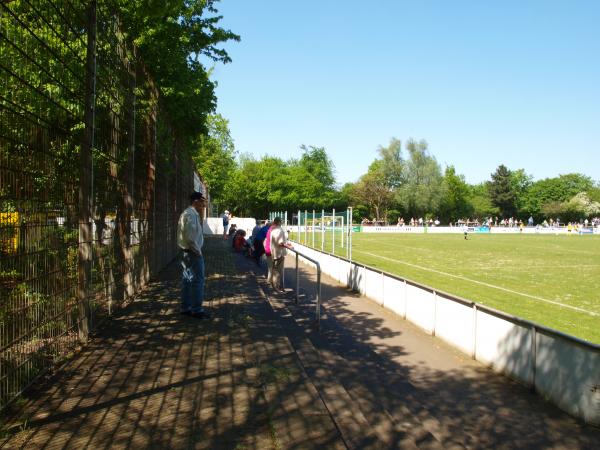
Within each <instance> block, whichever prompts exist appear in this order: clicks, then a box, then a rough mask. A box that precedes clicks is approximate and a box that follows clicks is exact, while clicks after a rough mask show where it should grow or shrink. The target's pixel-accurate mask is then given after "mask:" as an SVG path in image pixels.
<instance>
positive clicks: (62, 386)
mask: <svg viewBox="0 0 600 450" xmlns="http://www.w3.org/2000/svg"><path fill="white" fill-rule="evenodd" d="M228 244H229V243H228V242H227V243H226V242H223V241H221V240H218V239H209V240H208V241H207V243H206V265H207V287H206V292H207V296H208V298H207V306H208V307H209V310H210V311H211V312H212V314H213V319H212V320H211V321H201V320H198V319H193V318H189V317H184V316H181V315H180V314H179V313H178V306H179V300H178V298H179V288H178V286H179V281H178V279H179V270H178V267H177V266H176V265H175V264H174V265H172V266H171V267H169V269H168V270H166V271H165V272H163V273H162V274H161V276H160V277H159V279H157V280H156V281H155V282H153V283H152V284H151V285H150V286H149V288H148V289H147V290H146V291H145V292H144V293H143V294H142V295H140V296H139V298H137V299H136V301H135V302H133V303H132V304H130V305H129V306H128V307H127V308H125V309H124V310H121V311H120V312H119V313H118V315H116V316H114V317H113V318H112V319H111V320H110V321H109V322H107V323H105V324H104V325H103V326H102V327H101V329H100V331H99V332H98V333H97V335H96V336H95V337H94V338H93V339H92V341H91V342H90V344H89V345H87V346H86V347H85V348H84V349H83V350H82V351H81V352H79V353H77V354H76V355H75V356H74V357H73V358H72V359H71V360H70V361H68V362H67V363H66V364H65V365H64V366H63V367H62V368H61V370H60V371H58V372H57V373H56V374H55V376H54V377H53V378H52V379H50V380H49V381H48V382H47V383H45V384H43V385H40V386H39V387H38V388H37V389H36V390H34V391H31V392H29V394H28V397H29V400H27V401H26V402H25V404H24V405H23V406H22V408H21V410H20V411H18V412H17V413H16V415H15V417H14V419H13V421H12V422H11V423H9V425H8V427H7V428H8V431H6V433H7V434H6V436H5V439H4V441H2V442H1V444H2V447H3V448H77V449H83V448H90V449H97V448H168V449H179V448H198V449H221V448H222V449H238V450H242V449H321V448H325V449H326V448H332V449H341V448H355V449H369V448H373V449H387V448H412V449H414V448H429V449H441V448H544V449H547V448H552V449H559V448H569V449H588V448H589V449H598V448H600V429H597V428H592V427H589V426H585V425H584V424H582V423H581V422H579V421H577V420H575V419H573V418H571V417H569V416H567V415H566V414H564V413H562V412H561V411H559V410H558V409H557V408H555V407H553V406H551V405H549V404H547V403H546V402H544V401H543V400H542V399H540V398H539V397H537V396H536V395H533V394H531V393H530V392H529V391H528V390H527V389H526V388H524V387H522V386H520V385H518V384H516V383H513V382H510V381H509V380H507V379H505V378H503V377H501V376H498V375H496V374H494V373H492V372H491V371H489V370H488V369H486V368H484V367H483V366H481V365H480V364H478V363H476V362H474V361H472V360H471V359H469V358H468V357H467V356H465V355H463V354H461V353H459V352H457V351H455V350H454V349H452V348H450V347H448V346H446V345H445V344H443V342H442V341H440V340H438V339H435V338H432V337H430V336H428V335H426V334H425V333H423V332H421V331H420V330H419V329H417V328H415V327H413V326H411V325H410V324H409V323H408V322H406V321H404V320H402V319H400V318H398V317H397V316H395V315H394V314H392V313H390V312H387V311H386V310H384V309H383V308H381V307H380V306H378V305H377V304H375V303H374V302H371V301H369V300H367V299H364V298H360V297H358V296H357V295H355V294H354V293H351V292H348V291H347V290H346V289H345V288H343V287H340V286H338V285H337V284H336V283H335V282H334V281H333V280H331V279H328V278H327V277H325V279H324V286H323V298H324V299H325V314H324V317H323V320H322V323H321V332H320V333H319V332H317V330H316V328H315V324H314V300H315V296H314V280H313V279H312V278H313V276H312V270H311V269H310V268H308V267H303V268H302V270H301V282H302V291H301V293H302V295H301V297H300V299H299V300H300V303H299V304H298V305H296V304H295V302H294V298H293V297H294V296H293V294H292V292H291V291H288V293H286V294H280V295H272V294H271V290H270V288H269V287H268V286H267V284H266V280H265V278H264V268H260V269H259V268H257V267H256V265H255V264H254V263H253V261H252V260H250V259H247V258H244V257H242V256H240V255H233V254H232V253H231V249H230V247H229V245H228ZM292 261H293V260H292V259H290V260H289V261H288V262H287V264H288V266H289V265H290V263H291V262H292ZM286 276H287V285H288V286H292V285H294V286H295V282H294V279H293V271H291V270H287V273H286Z"/></svg>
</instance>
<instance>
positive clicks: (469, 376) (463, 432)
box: [254, 256, 600, 449]
mask: <svg viewBox="0 0 600 450" xmlns="http://www.w3.org/2000/svg"><path fill="white" fill-rule="evenodd" d="M286 265H287V269H286V286H287V287H288V288H289V291H290V292H289V293H288V294H287V295H286V296H283V297H281V298H279V299H278V301H280V302H281V303H282V304H283V305H284V306H285V307H286V308H287V310H288V312H289V314H290V315H291V316H292V318H293V320H294V322H295V323H296V324H298V325H299V326H301V327H303V328H304V335H305V337H306V338H307V339H309V340H310V342H311V343H312V345H313V346H314V347H315V349H316V350H317V351H318V352H319V355H320V357H321V360H322V361H323V364H327V365H328V366H329V367H330V368H332V370H334V371H335V376H336V380H337V382H339V383H340V385H341V386H342V387H343V388H344V389H345V390H346V392H348V394H349V395H350V397H351V398H352V399H353V401H354V405H355V408H356V409H357V410H360V411H361V413H362V415H363V416H364V417H366V418H367V419H368V421H369V425H370V426H371V427H372V428H373V429H374V430H377V432H378V435H379V437H380V442H384V443H385V444H386V445H387V446H388V448H396V447H398V446H402V445H404V444H403V443H406V439H407V437H410V439H411V441H412V442H414V443H415V445H416V446H417V447H419V448H440V447H441V448H544V449H546V448H569V449H598V448H600V429H599V428H597V427H593V426H589V425H586V424H584V423H583V422H582V421H580V420H578V419H575V418H573V417H571V416H569V415H568V414H566V413H564V412H562V411H561V410H559V409H558V408H557V407H555V406H553V405H552V404H550V403H548V402H546V401H545V400H544V399H543V398H541V397H540V396H538V395H536V394H534V393H532V392H531V391H530V390H529V389H528V388H527V387H525V386H522V385H520V384H518V383H516V382H513V381H511V380H510V379H508V378H506V377H504V376H502V375H499V374H497V373H494V372H493V371H492V370H491V369H489V368H487V367H485V366H483V365H482V364H480V363H479V362H477V361H474V360H473V359H471V358H470V357H469V356H468V355H465V354H463V353H461V352H460V351H458V350H457V349H455V348H453V347H451V346H449V345H447V344H446V343H444V342H443V341H442V340H440V339H437V338H435V337H432V336H430V335H429V334H427V333H425V332H424V331H423V330H421V329H419V328H418V327H416V326H414V325H412V324H411V323H410V322H408V321H406V320H403V319H402V318H401V317H399V316H397V315H396V314H394V313H393V312H391V311H389V310H387V309H385V308H383V307H381V306H380V305H379V304H377V303H375V302H373V301H371V300H368V299H366V298H364V297H361V296H360V295H358V294H356V293H354V292H351V291H349V290H348V289H346V288H345V287H344V286H340V285H339V284H338V283H337V281H335V280H333V279H332V278H330V277H328V276H323V277H322V282H323V285H322V298H323V316H322V319H321V331H320V332H318V331H317V329H316V327H315V326H314V311H315V299H316V295H315V294H316V284H315V278H316V277H315V270H314V268H313V267H310V266H304V265H301V268H300V286H301V289H300V298H299V304H298V305H296V304H295V301H294V297H295V296H294V294H293V292H292V290H293V289H294V288H295V286H296V281H295V273H294V270H293V265H294V258H293V257H289V256H288V258H287V261H286ZM254 271H255V273H256V275H257V277H258V279H259V280H260V279H261V278H262V277H261V272H260V271H257V270H256V269H254ZM263 282H264V281H263Z"/></svg>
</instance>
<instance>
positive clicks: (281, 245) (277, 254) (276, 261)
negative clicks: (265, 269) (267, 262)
mask: <svg viewBox="0 0 600 450" xmlns="http://www.w3.org/2000/svg"><path fill="white" fill-rule="evenodd" d="M270 244H271V258H272V261H273V262H272V264H273V266H272V269H271V276H272V281H271V284H272V286H273V289H274V290H275V291H276V292H285V291H284V289H283V264H284V261H285V255H286V254H287V249H288V248H292V245H291V244H290V243H288V242H287V239H286V237H285V231H283V229H282V228H281V218H280V217H275V220H273V226H272V227H271V236H270Z"/></svg>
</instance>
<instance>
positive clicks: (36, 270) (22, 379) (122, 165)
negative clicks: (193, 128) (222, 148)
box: [0, 0, 194, 409]
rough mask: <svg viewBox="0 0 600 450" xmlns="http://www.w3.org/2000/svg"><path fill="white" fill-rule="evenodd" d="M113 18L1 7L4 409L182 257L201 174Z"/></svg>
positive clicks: (54, 1)
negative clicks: (183, 216)
mask: <svg viewBox="0 0 600 450" xmlns="http://www.w3.org/2000/svg"><path fill="white" fill-rule="evenodd" d="M112 11H114V9H113V8H111V7H110V5H108V4H106V3H105V2H100V3H99V4H98V5H97V4H96V1H93V0H92V1H79V0H35V1H33V0H14V1H9V2H6V1H4V2H2V3H1V4H0V409H3V408H4V407H5V406H6V405H7V403H9V402H10V401H11V400H12V399H14V398H16V397H17V396H18V395H19V394H20V393H21V392H22V391H23V390H24V389H25V388H26V387H27V386H28V385H29V384H31V382H32V381H33V380H35V379H36V378H38V377H39V376H40V375H41V374H43V373H45V372H46V371H47V370H48V369H50V368H52V367H53V366H54V365H55V364H56V363H57V362H58V361H60V360H61V359H62V358H64V357H65V355H67V354H68V353H69V352H71V351H72V350H73V349H74V348H75V347H76V346H77V345H78V343H79V342H80V341H81V340H85V339H86V338H87V334H88V332H89V331H90V330H91V329H93V328H94V327H95V326H96V325H97V324H98V322H99V321H100V320H101V319H102V317H105V316H106V315H108V314H110V313H111V310H113V309H114V308H118V307H119V306H121V305H122V304H123V303H124V302H125V301H126V300H127V299H128V298H130V297H131V296H132V295H134V294H135V293H136V292H138V291H139V290H140V288H141V287H142V286H143V285H144V284H145V283H146V282H147V280H148V278H149V277H150V276H151V274H153V273H156V272H157V271H158V270H160V269H161V268H162V267H164V266H165V265H166V264H167V263H168V262H169V261H171V260H172V259H173V258H174V256H175V252H176V245H175V229H176V223H177V218H178V214H179V212H180V211H181V210H182V208H183V207H184V206H185V204H186V203H187V196H188V194H189V192H191V191H192V190H193V187H194V167H193V163H192V162H191V159H190V158H189V156H184V155H183V153H184V152H182V151H181V150H180V148H179V147H178V145H177V139H176V137H175V136H174V135H173V133H172V131H171V128H170V127H169V123H168V120H167V118H166V117H164V115H162V114H161V111H160V107H159V102H158V91H157V89H156V88H155V87H154V86H153V84H152V81H151V79H150V78H149V77H148V76H147V74H146V73H145V71H144V68H143V65H142V63H141V62H140V61H139V58H137V57H136V53H135V50H134V49H133V48H132V46H130V45H128V44H127V42H125V40H124V38H123V33H121V30H120V26H119V20H118V18H117V16H116V15H115V14H114V13H113V12H112Z"/></svg>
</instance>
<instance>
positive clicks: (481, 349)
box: [294, 243, 600, 425]
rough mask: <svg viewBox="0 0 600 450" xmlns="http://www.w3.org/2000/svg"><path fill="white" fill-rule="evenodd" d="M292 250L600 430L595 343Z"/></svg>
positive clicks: (599, 352)
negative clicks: (598, 426) (315, 261)
mask: <svg viewBox="0 0 600 450" xmlns="http://www.w3.org/2000/svg"><path fill="white" fill-rule="evenodd" d="M294 247H295V249H296V250H297V251H299V252H301V253H304V254H306V255H307V256H309V257H311V258H313V259H315V260H317V261H319V263H320V265H321V270H322V272H323V273H326V274H328V275H330V276H331V277H333V278H334V279H336V280H337V281H338V282H340V283H341V284H344V285H346V286H348V287H350V288H351V289H353V290H356V291H358V292H360V293H361V294H363V295H365V296H367V297H370V298H371V299H373V300H374V301H376V302H377V303H379V304H380V305H382V306H384V307H385V308H388V309H389V310H391V311H393V312H395V313H396V314H398V315H399V316H401V317H403V318H405V319H408V320H410V321H411V322H413V323H414V324H416V325H418V326H419V327H421V328H422V329H424V330H425V331H426V332H428V333H430V334H433V335H435V336H437V337H439V338H441V339H443V340H444V341H446V342H448V343H450V344H451V345H454V346H455V347H457V348H458V349H460V350H462V351H463V352H465V353H467V354H469V355H471V357H473V358H474V359H477V360H478V361H480V362H482V363H483V364H486V365H488V366H490V367H492V368H493V369H494V370H496V371H498V372H500V373H503V374H505V375H507V376H509V377H511V378H513V379H515V380H517V381H520V382H522V383H524V384H526V385H528V386H530V387H532V388H533V389H534V390H535V391H536V392H538V393H539V394H540V395H542V396H543V397H544V398H546V399H548V400H549V401H551V402H553V403H554V404H556V405H557V406H559V407H560V408H562V409H563V410H565V411H567V412H568V413H570V414H573V415H575V416H577V417H580V418H582V419H583V420H584V421H586V422H588V423H591V424H594V425H600V346H598V345H594V344H591V343H588V342H585V341H582V340H580V339H577V338H575V337H573V336H568V335H566V334H563V333H561V332H558V331H555V330H551V329H549V328H546V327H543V326H540V325H537V324H535V323H532V322H529V321H526V320H522V319H520V318H518V317H513V316H510V315H509V314H505V313H502V312H499V311H495V310H493V309H491V308H487V307H485V306H483V305H479V304H477V303H474V302H471V301H469V300H465V299H461V298H458V297H455V296H452V295H450V294H447V293H443V292H439V291H437V290H435V289H432V288H429V287H427V286H423V285H421V284H419V283H414V282H412V281H410V280H406V279H403V278H401V277H397V276H395V275H391V274H388V273H385V272H382V271H380V270H377V269H373V268H370V267H367V266H365V265H362V264H357V263H354V262H352V263H351V262H350V261H348V260H346V259H344V258H340V257H337V256H333V255H330V254H326V253H322V252H320V251H317V250H314V249H311V248H308V247H306V246H304V245H301V244H298V243H295V244H294ZM301 259H302V258H301Z"/></svg>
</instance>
